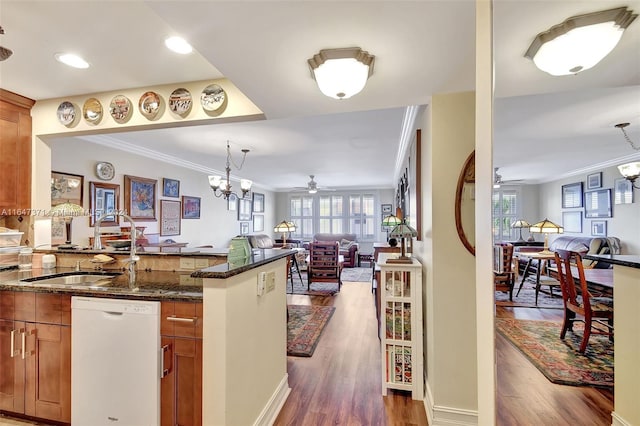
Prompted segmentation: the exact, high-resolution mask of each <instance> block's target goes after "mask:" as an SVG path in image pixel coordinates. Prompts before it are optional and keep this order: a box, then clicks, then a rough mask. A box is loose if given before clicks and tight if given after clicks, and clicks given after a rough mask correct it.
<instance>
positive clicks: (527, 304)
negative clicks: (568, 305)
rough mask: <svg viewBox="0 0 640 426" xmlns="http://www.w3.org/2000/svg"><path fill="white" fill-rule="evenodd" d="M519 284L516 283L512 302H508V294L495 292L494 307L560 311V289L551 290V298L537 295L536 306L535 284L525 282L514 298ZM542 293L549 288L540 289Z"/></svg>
mask: <svg viewBox="0 0 640 426" xmlns="http://www.w3.org/2000/svg"><path fill="white" fill-rule="evenodd" d="M519 286H520V282H517V283H516V286H515V288H514V289H513V301H510V300H509V293H505V292H503V291H496V305H498V306H511V307H519V308H550V309H562V308H563V305H562V295H561V293H560V289H559V288H558V287H555V288H554V289H553V297H551V296H550V295H548V294H547V293H543V292H540V293H538V304H537V305H536V289H535V284H534V283H531V282H528V281H526V282H525V283H524V285H523V286H522V291H520V294H519V295H518V296H517V297H516V293H517V292H518V287H519ZM542 289H543V290H544V291H548V290H549V287H542Z"/></svg>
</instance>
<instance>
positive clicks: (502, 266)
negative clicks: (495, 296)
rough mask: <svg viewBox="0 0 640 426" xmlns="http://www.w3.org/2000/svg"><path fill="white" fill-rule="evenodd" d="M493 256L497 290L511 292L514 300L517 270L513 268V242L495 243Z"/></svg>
mask: <svg viewBox="0 0 640 426" xmlns="http://www.w3.org/2000/svg"><path fill="white" fill-rule="evenodd" d="M493 256H494V258H493V283H494V285H495V288H496V291H504V292H507V293H509V300H511V301H512V300H513V287H514V285H515V282H516V272H515V271H514V268H513V244H508V243H498V244H495V245H494V246H493Z"/></svg>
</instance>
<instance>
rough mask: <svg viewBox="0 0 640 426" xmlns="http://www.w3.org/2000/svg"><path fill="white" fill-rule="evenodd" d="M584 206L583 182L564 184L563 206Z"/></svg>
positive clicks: (567, 207) (568, 207) (566, 207)
mask: <svg viewBox="0 0 640 426" xmlns="http://www.w3.org/2000/svg"><path fill="white" fill-rule="evenodd" d="M575 207H582V182H576V183H569V184H567V185H562V208H563V209H571V208H575Z"/></svg>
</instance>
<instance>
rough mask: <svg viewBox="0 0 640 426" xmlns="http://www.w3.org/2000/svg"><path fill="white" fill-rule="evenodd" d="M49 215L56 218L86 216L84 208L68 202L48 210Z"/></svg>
mask: <svg viewBox="0 0 640 426" xmlns="http://www.w3.org/2000/svg"><path fill="white" fill-rule="evenodd" d="M50 215H51V216H58V217H76V216H86V214H85V211H84V208H82V206H79V205H77V204H74V203H70V202H68V201H67V202H64V203H62V204H58V205H56V206H53V207H52V208H51V210H50Z"/></svg>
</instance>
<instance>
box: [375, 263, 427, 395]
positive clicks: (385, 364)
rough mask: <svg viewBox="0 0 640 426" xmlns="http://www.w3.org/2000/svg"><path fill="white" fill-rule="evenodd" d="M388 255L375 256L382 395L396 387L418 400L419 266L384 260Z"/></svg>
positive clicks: (420, 387) (420, 369)
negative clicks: (377, 281) (377, 270)
mask: <svg viewBox="0 0 640 426" xmlns="http://www.w3.org/2000/svg"><path fill="white" fill-rule="evenodd" d="M390 256H393V254H391V253H389V254H387V253H381V254H380V257H379V258H378V265H379V266H380V286H379V289H378V291H379V293H380V303H381V306H380V308H381V309H380V315H381V317H382V318H381V319H382V321H381V322H382V326H381V327H380V343H381V355H382V356H381V359H382V362H381V364H382V395H386V394H387V390H388V389H400V390H405V391H411V397H412V398H413V399H415V400H422V399H424V377H423V368H424V365H423V364H424V361H423V355H422V352H423V344H422V340H423V337H422V336H423V334H422V333H423V332H422V265H421V264H420V262H418V261H417V260H416V259H412V263H410V264H399V263H393V264H392V263H387V261H386V260H387V258H388V257H390Z"/></svg>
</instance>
